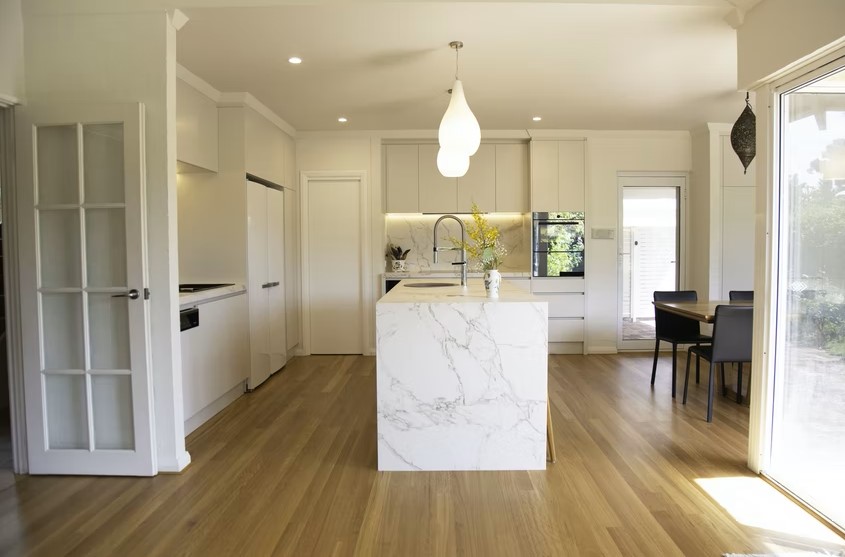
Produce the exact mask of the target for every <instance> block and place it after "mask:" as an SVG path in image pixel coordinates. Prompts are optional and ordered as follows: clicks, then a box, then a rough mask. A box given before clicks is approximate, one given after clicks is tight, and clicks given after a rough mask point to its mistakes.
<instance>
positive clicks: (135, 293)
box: [112, 288, 141, 300]
mask: <svg viewBox="0 0 845 557" xmlns="http://www.w3.org/2000/svg"><path fill="white" fill-rule="evenodd" d="M140 297H141V293H140V292H138V291H137V290H136V289H134V288H133V289H132V290H130V291H129V292H124V293H123V294H113V295H112V298H129V299H130V300H137V299H138V298H140Z"/></svg>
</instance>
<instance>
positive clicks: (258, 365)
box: [246, 182, 270, 389]
mask: <svg viewBox="0 0 845 557" xmlns="http://www.w3.org/2000/svg"><path fill="white" fill-rule="evenodd" d="M246 193H247V197H246V199H247V261H248V265H247V267H248V271H249V272H248V279H247V296H248V297H249V346H250V374H249V388H250V389H254V388H256V387H257V386H258V385H260V384H261V383H262V382H264V380H265V379H267V377H269V376H270V335H269V333H268V327H269V312H268V303H267V292H268V289H267V288H264V285H265V284H267V282H269V281H268V280H267V275H268V272H269V268H268V265H267V263H268V262H267V188H266V187H264V186H263V185H261V184H256V183H255V182H247V189H246Z"/></svg>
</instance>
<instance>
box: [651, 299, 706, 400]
mask: <svg viewBox="0 0 845 557" xmlns="http://www.w3.org/2000/svg"><path fill="white" fill-rule="evenodd" d="M654 301H655V302H697V301H698V293H696V291H695V290H677V291H676V290H670V291H666V290H657V291H655V293H654ZM661 340H662V341H663V342H668V343H670V344H671V345H672V398H675V385H676V383H677V369H678V345H679V344H694V345H696V346H700V345H702V344H709V343H710V341H711V337H709V336H708V335H702V334H701V326H700V325H699V322H698V321H696V320H695V319H690V318H688V317H682V316H680V315H675V314H674V313H669V312H668V311H662V310H659V309H657V306H654V363H653V364H652V366H651V386H652V387H654V379H655V376H656V375H657V358H658V353H659V351H660V341H661Z"/></svg>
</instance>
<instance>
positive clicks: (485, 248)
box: [452, 203, 508, 298]
mask: <svg viewBox="0 0 845 557" xmlns="http://www.w3.org/2000/svg"><path fill="white" fill-rule="evenodd" d="M467 238H468V239H467V243H466V245H465V246H463V247H464V249H465V250H466V252H467V256H468V257H469V258H470V259H471V260H473V261H474V265H473V266H474V267H476V268H480V269H481V270H483V271H484V288H485V289H486V290H487V296H488V297H490V298H498V297H499V285H500V284H501V282H502V275H501V274H500V273H499V265H501V264H502V262H503V261H504V259H505V256H506V255H507V254H508V252H507V250H506V249H505V246H503V245H502V243H501V234H500V233H499V228H498V227H497V226H493V225H491V224H490V223H489V222H487V219H486V218H485V217H484V215H483V214H482V213H481V210H480V209H479V208H478V205H476V204H475V203H473V204H472V222H471V223H469V225H468V226H467ZM452 242H453V243H454V244H455V245H456V246H458V247H460V246H461V242H460V240H455V239H454V238H453V239H452Z"/></svg>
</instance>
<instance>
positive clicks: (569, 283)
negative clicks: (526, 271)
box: [531, 277, 584, 293]
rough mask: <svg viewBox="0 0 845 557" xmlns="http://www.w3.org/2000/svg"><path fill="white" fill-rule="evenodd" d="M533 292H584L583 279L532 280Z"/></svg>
mask: <svg viewBox="0 0 845 557" xmlns="http://www.w3.org/2000/svg"><path fill="white" fill-rule="evenodd" d="M531 292H535V293H537V292H581V293H583V292H584V279H583V278H582V277H562V278H532V279H531Z"/></svg>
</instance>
